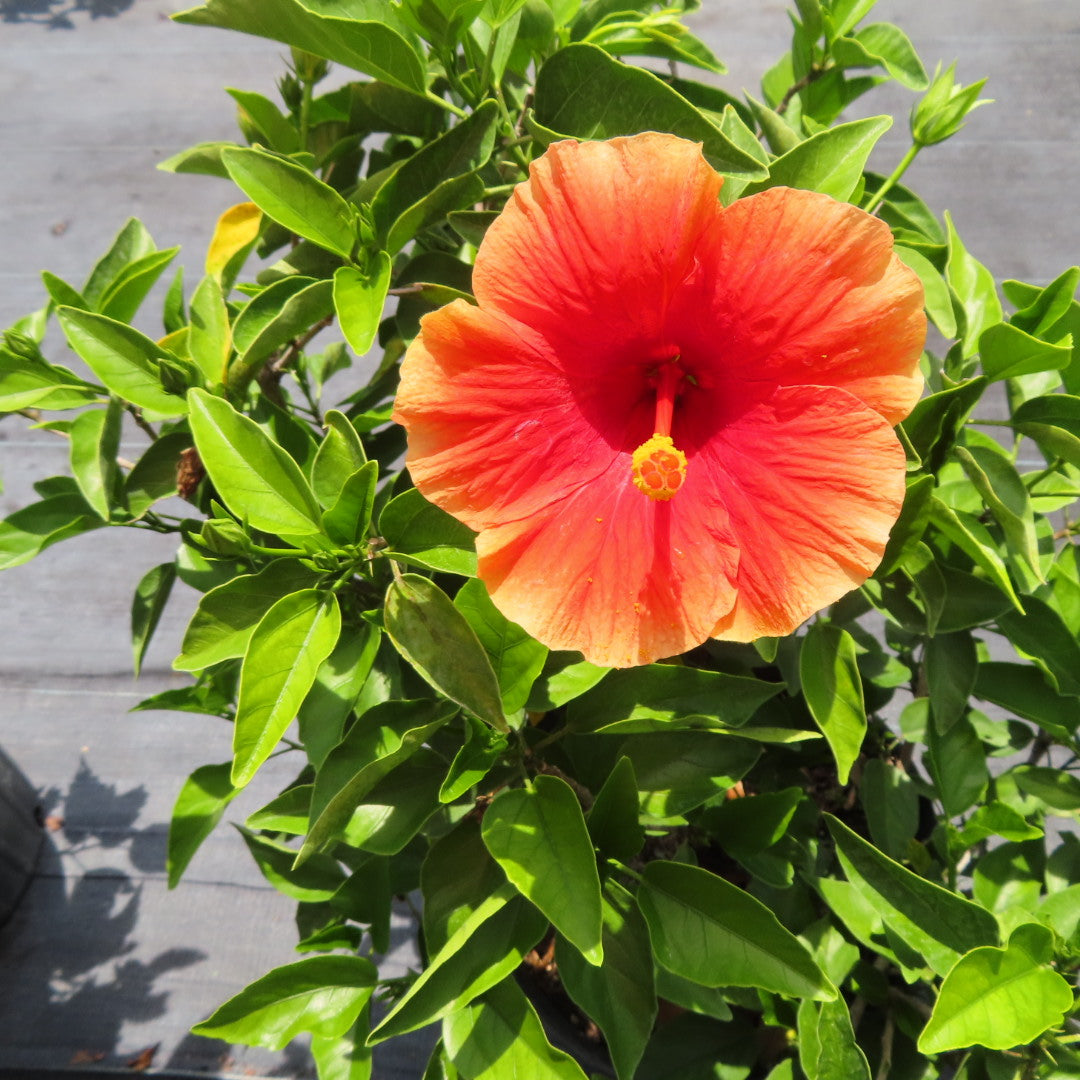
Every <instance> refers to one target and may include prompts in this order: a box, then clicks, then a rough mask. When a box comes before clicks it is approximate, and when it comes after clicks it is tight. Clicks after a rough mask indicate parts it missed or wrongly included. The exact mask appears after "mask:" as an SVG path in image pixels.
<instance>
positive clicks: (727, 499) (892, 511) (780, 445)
mask: <svg viewBox="0 0 1080 1080" xmlns="http://www.w3.org/2000/svg"><path fill="white" fill-rule="evenodd" d="M698 460H699V461H700V462H702V463H703V464H704V463H705V462H707V463H708V464H707V465H706V466H705V467H706V468H707V470H708V471H709V473H710V475H711V478H712V481H713V483H714V484H715V485H716V487H717V488H718V490H719V492H720V496H721V498H722V499H723V502H724V505H725V506H726V507H727V510H728V514H729V516H730V519H731V527H732V530H733V532H734V534H735V537H736V541H737V543H738V545H739V570H738V579H737V585H738V598H737V600H736V602H735V606H734V608H733V609H732V611H731V612H730V613H729V614H727V615H725V616H724V617H723V618H721V619H720V620H718V622H717V625H716V626H715V627H714V629H713V633H712V636H713V637H718V638H724V639H727V640H730V641H752V640H753V639H755V638H758V637H763V636H766V637H782V636H783V635H785V634H789V633H791V631H793V630H794V629H795V628H796V627H797V626H798V625H799V624H800V623H801V622H803V621H804V620H805V619H807V618H808V617H809V616H810V615H812V614H813V613H814V612H815V611H819V610H820V609H821V608H823V607H825V606H827V605H828V604H831V603H833V602H834V601H836V600H839V599H840V597H841V596H843V595H844V594H845V593H847V592H849V591H850V590H851V589H854V588H856V587H858V586H859V585H861V584H862V583H863V582H864V581H865V580H866V579H867V578H868V577H869V576H870V575H871V574H872V573H873V572H874V570H875V569H876V568H877V565H878V563H880V562H881V557H882V555H883V554H884V551H885V544H886V542H887V541H888V538H889V530H890V529H891V528H892V526H893V524H894V523H895V521H896V518H897V515H898V514H899V513H900V507H901V505H902V504H903V500H904V451H903V448H902V447H901V446H900V443H899V442H898V440H897V438H896V436H895V434H894V433H893V431H892V429H891V428H890V426H889V424H888V422H887V421H885V420H884V419H882V417H881V416H880V415H879V414H878V413H876V412H874V411H872V410H871V409H870V408H868V407H867V406H865V405H863V404H861V403H860V402H859V401H858V400H857V399H856V398H854V397H853V396H852V395H851V394H849V393H847V392H846V391H844V390H838V389H836V388H834V387H813V386H807V387H796V388H781V389H779V390H777V391H776V392H775V394H774V395H773V396H772V398H771V399H770V400H768V401H765V402H762V403H760V404H758V405H756V406H753V407H751V408H750V409H748V410H747V411H746V412H745V413H744V414H743V415H742V416H741V417H739V418H738V419H734V420H732V421H731V422H729V423H728V424H726V425H724V427H723V428H722V429H721V430H720V431H719V432H718V433H717V435H716V437H715V438H714V440H713V441H712V442H711V443H710V445H709V446H708V447H707V448H706V449H705V450H704V451H703V453H702V454H701V455H700V457H699V458H698ZM701 471H705V469H702V470H701Z"/></svg>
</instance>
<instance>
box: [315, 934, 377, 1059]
mask: <svg viewBox="0 0 1080 1080" xmlns="http://www.w3.org/2000/svg"><path fill="white" fill-rule="evenodd" d="M345 929H348V930H356V931H357V934H356V937H357V940H356V942H355V944H354V943H353V942H352V941H348V942H346V944H345V946H344V947H345V948H350V949H352V950H354V951H355V950H356V949H358V948H359V945H360V942H359V937H360V933H359V928H358V927H354V926H350V927H346V928H345ZM369 1009H370V1005H365V1006H364V1008H363V1009H361V1010H360V1016H359V1017H358V1018H357V1020H356V1023H355V1024H354V1025H353V1027H352V1030H351V1031H346V1032H345V1034H344V1035H340V1036H326V1035H315V1036H314V1037H313V1038H312V1040H311V1056H312V1057H313V1058H314V1059H315V1068H316V1070H317V1071H318V1075H319V1080H371V1077H372V1071H371V1068H372V1061H371V1050H370V1048H369V1047H368V1046H366V1045H365V1042H364V1040H365V1039H366V1038H367V1033H368V1031H369V1030H370V1028H371V1018H370V1016H369Z"/></svg>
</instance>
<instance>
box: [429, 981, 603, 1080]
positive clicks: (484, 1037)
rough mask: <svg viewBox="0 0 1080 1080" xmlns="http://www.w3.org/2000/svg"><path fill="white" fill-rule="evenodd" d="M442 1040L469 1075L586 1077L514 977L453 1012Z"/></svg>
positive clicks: (477, 1078)
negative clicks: (550, 1035) (553, 1037)
mask: <svg viewBox="0 0 1080 1080" xmlns="http://www.w3.org/2000/svg"><path fill="white" fill-rule="evenodd" d="M443 1043H444V1045H445V1047H446V1052H447V1054H448V1055H449V1056H450V1059H451V1060H452V1061H453V1063H454V1065H455V1066H456V1067H457V1068H458V1069H459V1070H460V1071H461V1075H462V1076H467V1077H469V1078H470V1080H504V1078H505V1077H510V1076H513V1077H518V1076H520V1077H523V1078H524V1077H529V1078H530V1080H532V1078H533V1077H535V1078H536V1080H541V1078H542V1080H586V1077H585V1073H583V1072H582V1071H581V1067H580V1066H579V1065H578V1064H577V1062H575V1061H574V1059H573V1058H572V1057H570V1056H568V1055H567V1054H564V1053H563V1052H562V1051H561V1050H556V1049H555V1047H553V1046H552V1045H551V1043H549V1042H548V1041H547V1037H546V1036H545V1034H544V1028H543V1026H542V1025H541V1023H540V1018H539V1017H538V1016H537V1015H536V1012H535V1010H534V1009H533V1007H532V1005H530V1004H529V1001H528V999H527V998H526V997H525V995H524V993H522V991H521V990H520V989H519V988H518V986H517V984H516V983H514V982H512V981H511V980H509V979H506V980H504V981H503V982H501V983H499V985H498V986H496V987H494V988H492V989H491V990H489V991H488V992H487V993H486V994H485V995H484V996H483V997H482V998H478V999H477V1000H476V1001H474V1002H472V1003H471V1004H469V1005H468V1006H466V1007H465V1008H464V1009H460V1010H459V1011H458V1012H455V1013H454V1014H453V1015H452V1016H449V1017H448V1018H447V1019H446V1021H445V1022H444V1023H443Z"/></svg>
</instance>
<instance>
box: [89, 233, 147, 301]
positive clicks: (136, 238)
mask: <svg viewBox="0 0 1080 1080" xmlns="http://www.w3.org/2000/svg"><path fill="white" fill-rule="evenodd" d="M154 250H155V247H154V241H153V238H152V237H151V236H150V233H149V232H147V230H146V226H145V225H143V223H142V222H141V221H139V220H138V219H137V218H128V220H127V221H125V222H124V225H123V227H122V228H121V229H120V231H119V232H118V233H117V234H116V237H115V239H114V240H113V242H112V244H111V245H110V246H109V250H108V251H106V252H105V254H104V255H102V256H101V258H100V259H98V261H97V262H96V263H95V264H94V268H93V270H91V271H90V276H89V277H88V278H87V279H86V284H85V285H83V287H82V288H81V289H80V290H79V291H80V292H81V293H82V295H83V297H84V298H85V299H86V301H87V302H88V303H89V304H91V305H92V306H94V307H96V306H97V305H98V304H99V303H100V301H101V298H102V297H103V296H104V295H105V292H106V290H107V289H108V288H109V286H110V285H112V283H113V282H114V281H115V280H116V279H117V278H118V277H119V276H120V274H122V273H123V272H124V269H125V268H126V267H127V266H130V265H131V263H133V262H136V261H137V260H139V259H142V258H144V257H145V256H147V255H149V254H151V253H152V252H153V251H154Z"/></svg>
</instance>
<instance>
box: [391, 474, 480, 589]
mask: <svg viewBox="0 0 1080 1080" xmlns="http://www.w3.org/2000/svg"><path fill="white" fill-rule="evenodd" d="M379 532H380V533H381V534H382V536H383V538H384V539H385V540H386V542H387V545H388V546H389V550H388V551H387V552H386V554H387V556H388V557H390V558H397V559H400V561H402V562H405V563H409V564H411V565H414V566H422V567H424V568H425V569H428V570H445V571H448V572H449V573H451V574H463V575H465V576H466V577H471V576H473V575H475V573H476V547H475V543H474V534H473V531H472V529H470V528H468V526H466V525H462V524H461V522H460V521H458V520H457V519H456V518H453V517H451V516H450V515H449V514H448V513H447V512H446V511H445V510H440V509H439V507H437V506H435V505H434V504H433V503H429V502H428V501H427V499H425V498H424V496H423V495H421V494H420V492H419V491H417V490H416V488H409V490H408V491H403V492H402V493H401V494H400V495H396V496H394V498H392V499H391V500H390V501H389V502H388V503H387V504H386V506H385V507H384V508H383V512H382V513H381V514H380V515H379Z"/></svg>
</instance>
